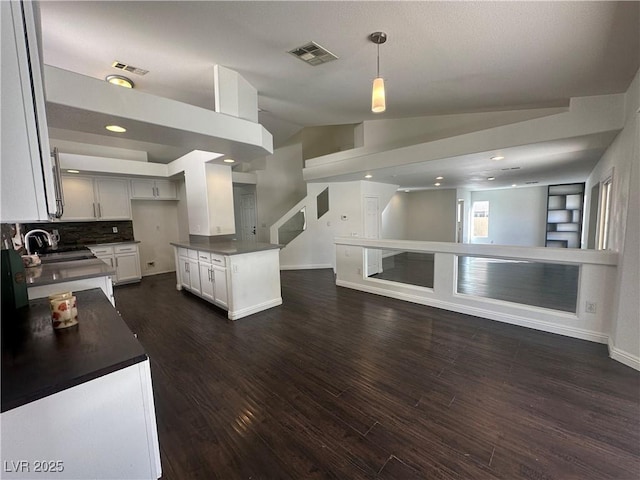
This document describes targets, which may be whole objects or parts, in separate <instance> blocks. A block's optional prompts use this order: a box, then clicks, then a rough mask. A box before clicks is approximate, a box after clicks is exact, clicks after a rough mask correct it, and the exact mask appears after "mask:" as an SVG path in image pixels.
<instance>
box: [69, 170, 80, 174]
mask: <svg viewBox="0 0 640 480" xmlns="http://www.w3.org/2000/svg"><path fill="white" fill-rule="evenodd" d="M67 173H80V170H67Z"/></svg>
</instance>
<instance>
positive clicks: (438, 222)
mask: <svg viewBox="0 0 640 480" xmlns="http://www.w3.org/2000/svg"><path fill="white" fill-rule="evenodd" d="M407 195H408V196H409V202H408V209H407V213H406V215H407V216H406V220H405V222H406V226H407V236H406V238H405V240H424V241H431V242H455V239H456V191H455V190H452V189H445V190H440V189H438V190H422V191H417V192H410V193H408V194H407Z"/></svg>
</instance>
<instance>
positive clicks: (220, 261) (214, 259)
mask: <svg viewBox="0 0 640 480" xmlns="http://www.w3.org/2000/svg"><path fill="white" fill-rule="evenodd" d="M211 260H213V261H214V262H217V263H222V260H218V259H217V258H212V259H211Z"/></svg>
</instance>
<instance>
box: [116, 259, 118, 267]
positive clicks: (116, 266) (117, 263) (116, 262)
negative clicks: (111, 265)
mask: <svg viewBox="0 0 640 480" xmlns="http://www.w3.org/2000/svg"><path fill="white" fill-rule="evenodd" d="M116 268H118V257H116Z"/></svg>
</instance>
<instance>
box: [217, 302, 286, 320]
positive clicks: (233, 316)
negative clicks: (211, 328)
mask: <svg viewBox="0 0 640 480" xmlns="http://www.w3.org/2000/svg"><path fill="white" fill-rule="evenodd" d="M278 305H282V297H278V298H274V299H273V300H269V301H267V302H262V303H259V304H258V305H252V306H251V307H247V308H241V309H240V310H234V311H231V310H229V314H228V318H229V320H238V319H239V318H243V317H246V316H248V315H252V314H254V313H258V312H261V311H262V310H266V309H267V308H272V307H277V306H278Z"/></svg>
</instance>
